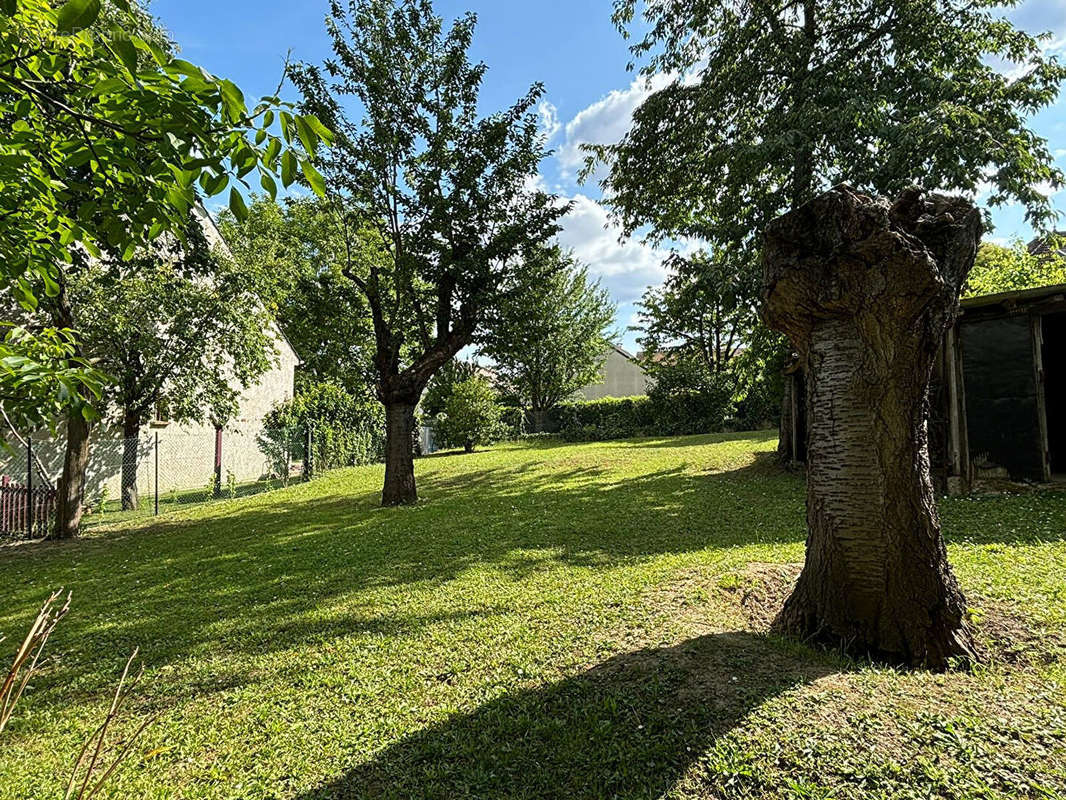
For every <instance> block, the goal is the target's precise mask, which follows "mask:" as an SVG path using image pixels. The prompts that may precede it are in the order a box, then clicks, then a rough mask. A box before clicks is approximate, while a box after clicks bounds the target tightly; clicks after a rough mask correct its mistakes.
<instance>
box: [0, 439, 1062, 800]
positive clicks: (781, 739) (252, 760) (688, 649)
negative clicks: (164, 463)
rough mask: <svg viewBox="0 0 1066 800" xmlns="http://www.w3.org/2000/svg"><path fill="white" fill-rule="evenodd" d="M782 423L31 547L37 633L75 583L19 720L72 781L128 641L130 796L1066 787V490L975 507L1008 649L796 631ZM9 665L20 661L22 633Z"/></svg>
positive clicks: (980, 617) (54, 788)
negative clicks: (860, 648)
mask: <svg viewBox="0 0 1066 800" xmlns="http://www.w3.org/2000/svg"><path fill="white" fill-rule="evenodd" d="M774 446H775V441H774V439H773V438H772V437H771V436H770V435H769V434H735V435H722V436H706V437H689V438H679V439H661V440H640V441H626V442H612V443H607V444H587V445H562V444H554V443H552V444H540V445H538V446H530V447H521V446H517V445H515V446H503V447H500V448H498V449H495V450H492V451H489V452H484V453H477V454H474V455H470V456H463V455H444V456H436V457H431V458H427V459H423V460H421V461H419V462H418V463H417V472H418V476H419V480H420V490H421V495H422V501H421V502H420V504H419V505H418V506H417V507H413V508H404V509H380V508H378V507H377V506H376V501H377V497H378V493H379V491H380V483H381V468H380V467H365V468H356V469H350V470H343V471H337V472H334V473H330V474H329V475H326V476H324V477H322V478H320V479H318V480H316V481H315V482H313V483H311V484H303V485H297V486H293V487H290V488H288V489H283V490H279V491H277V492H274V493H271V494H265V495H259V496H256V497H250V498H245V499H241V500H237V501H234V502H227V503H220V504H216V505H213V506H208V507H204V508H199V509H193V510H190V511H186V512H181V513H180V514H175V515H170V516H167V517H165V518H161V519H160V520H158V521H156V522H155V523H154V524H149V523H146V522H143V521H142V522H140V523H130V524H128V525H127V526H125V527H121V528H119V527H116V528H101V529H96V530H94V531H93V532H92V533H91V534H90V535H89V536H88V537H87V538H85V539H83V540H81V541H78V542H75V543H65V544H47V545H28V546H20V547H10V548H5V549H2V550H0V630H2V631H3V632H5V633H7V634H8V636H9V639H8V641H7V642H5V643H4V645H3V646H2V647H3V648H4V652H5V654H6V653H8V652H10V651H11V650H12V649H13V646H14V641H13V640H15V639H16V638H20V637H21V634H22V632H23V631H24V630H25V628H26V626H27V625H28V624H29V622H30V620H31V618H32V616H33V614H34V613H35V611H36V608H37V606H38V605H39V604H40V602H41V601H42V600H43V598H44V597H45V595H46V594H47V592H48V591H49V590H51V589H52V588H54V587H58V586H65V587H68V588H70V589H73V591H74V603H73V610H72V611H71V613H70V615H69V616H68V617H67V618H66V619H65V620H64V621H63V622H62V623H61V627H60V628H59V629H58V630H57V632H56V633H55V634H54V636H53V638H52V640H51V642H50V644H49V651H50V653H51V655H52V660H51V661H50V662H49V665H48V667H47V668H46V670H45V671H44V672H43V673H42V674H41V675H40V677H39V678H38V679H37V680H35V682H34V684H33V685H32V686H31V688H30V689H28V690H27V692H26V694H25V696H24V697H23V699H22V701H21V705H20V707H19V709H18V711H17V712H16V717H15V719H14V720H13V721H12V724H11V726H10V728H9V729H8V731H7V732H6V733H5V734H4V735H3V738H2V739H0V798H56V797H61V796H62V786H63V785H65V781H66V776H67V773H68V770H69V767H70V765H71V763H72V761H73V758H74V754H75V753H76V751H77V749H78V748H79V746H80V745H81V743H82V741H83V740H84V739H85V738H86V737H87V736H88V735H89V733H90V732H91V731H92V729H93V727H94V726H95V725H96V724H97V723H98V721H99V720H100V718H101V716H102V714H103V711H104V708H105V705H106V702H107V693H108V691H109V689H110V688H111V687H112V685H113V682H114V680H115V678H116V676H117V674H118V673H119V671H120V670H121V667H122V665H123V663H124V662H125V659H126V656H127V654H128V653H129V652H130V651H131V650H132V649H133V648H134V647H140V648H141V652H142V653H143V655H144V658H145V662H146V664H147V666H148V670H147V672H146V675H145V680H144V682H143V683H142V687H141V689H140V690H139V691H138V696H137V698H136V699H135V700H132V701H131V703H130V705H129V707H128V709H127V713H126V716H125V727H123V728H122V730H120V731H119V732H120V733H121V732H122V731H128V730H130V729H131V728H132V726H134V725H135V724H136V723H137V722H138V721H139V720H140V719H143V718H144V717H145V715H149V714H152V713H154V712H159V711H161V712H162V716H161V718H160V719H159V721H158V722H157V723H156V724H155V725H154V726H153V727H151V728H150V729H149V731H148V732H147V734H146V735H145V736H144V738H143V739H142V740H140V741H139V742H138V743H137V745H136V747H135V750H134V754H133V757H132V758H131V759H130V761H129V763H128V764H127V765H126V766H125V767H124V768H123V770H122V772H121V774H120V775H119V777H118V779H117V780H116V781H115V782H114V784H113V785H112V786H111V787H110V790H109V791H110V794H109V795H108V796H112V797H120V798H164V797H165V798H179V797H180V798H206V797H212V798H214V797H240V798H300V799H301V800H311V799H312V798H334V797H336V798H342V797H343V798H348V797H350V798H356V797H375V798H376V797H388V798H408V797H435V798H449V799H451V798H467V797H470V798H473V797H523V798H552V797H559V798H566V799H567V800H576V799H577V798H630V797H633V798H638V797H659V796H668V797H678V798H721V797H767V798H769V797H794V798H878V797H899V798H926V797H936V798H941V797H942V798H1000V797H1002V798H1016V797H1033V798H1055V797H1064V796H1066V690H1064V688H1063V687H1064V685H1066V654H1064V652H1063V647H1062V643H1063V641H1064V636H1066V495H1064V494H1062V493H1058V492H1054V493H1053V492H1033V493H1026V494H1021V495H1014V496H1007V495H998V496H985V497H975V498H968V499H952V500H945V501H944V502H943V503H942V505H941V511H942V515H943V517H944V523H945V528H946V530H947V533H948V536H949V540H950V545H949V549H950V554H951V558H952V560H953V562H954V564H955V566H956V570H957V572H958V574H959V577H960V580H961V582H962V585H963V587H964V588H965V590H966V591H967V593H968V594H969V595H970V597H971V602H972V605H973V606H974V609H975V617H976V620H977V626H978V635H979V636H980V638H981V639H982V641H984V642H985V643H986V644H987V646H988V647H989V657H988V660H987V662H986V663H985V664H984V665H982V666H981V667H979V668H978V669H976V670H973V671H972V672H968V673H961V672H956V673H949V674H945V675H933V674H927V673H921V672H907V671H898V670H893V669H887V668H884V667H879V666H872V665H870V664H866V663H861V662H856V661H852V660H847V659H844V658H842V657H840V656H838V655H835V654H833V653H826V652H822V651H816V650H813V649H809V648H807V647H805V646H803V645H801V644H797V643H792V642H787V641H783V640H780V639H777V638H774V637H770V636H767V635H766V634H765V629H766V621H767V619H768V615H769V614H770V613H772V610H773V607H774V606H775V605H776V604H777V603H779V602H780V600H781V598H782V597H783V593H784V592H786V591H787V588H788V581H789V580H790V579H791V577H792V575H794V567H792V566H789V565H791V564H794V563H795V562H797V561H800V560H801V559H802V554H803V539H804V512H803V486H802V479H801V478H800V477H797V476H794V475H788V474H784V473H781V472H779V471H777V470H776V469H775V468H774V467H773V466H772V457H771V453H772V451H773V449H774ZM5 657H6V656H5Z"/></svg>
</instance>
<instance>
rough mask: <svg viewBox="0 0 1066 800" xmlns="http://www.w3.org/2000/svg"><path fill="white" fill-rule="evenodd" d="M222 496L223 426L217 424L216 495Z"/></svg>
mask: <svg viewBox="0 0 1066 800" xmlns="http://www.w3.org/2000/svg"><path fill="white" fill-rule="evenodd" d="M221 496H222V426H221V425H216V426H215V497H221Z"/></svg>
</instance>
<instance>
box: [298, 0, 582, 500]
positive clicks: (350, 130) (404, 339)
mask: <svg viewBox="0 0 1066 800" xmlns="http://www.w3.org/2000/svg"><path fill="white" fill-rule="evenodd" d="M326 24H327V32H328V33H329V35H330V38H331V40H332V44H333V51H334V56H333V58H332V59H330V60H329V61H327V63H326V66H325V68H324V69H320V68H319V67H316V66H312V65H308V64H301V65H298V66H296V67H295V68H293V69H292V70H291V75H292V78H293V80H294V82H295V83H296V85H297V86H298V87H299V88H300V90H301V91H302V92H303V95H304V108H305V109H306V110H307V111H309V112H311V113H313V114H315V115H317V116H318V117H319V118H321V119H323V120H325V121H326V123H327V124H328V125H329V126H330V127H331V128H332V129H333V130H334V131H336V132H337V141H336V145H335V147H334V148H333V150H332V151H331V153H330V158H329V160H328V161H327V162H325V170H324V172H325V174H326V178H327V184H326V185H327V187H328V190H329V193H330V195H331V197H332V198H333V199H334V202H335V206H336V209H335V213H337V214H338V216H339V217H340V221H339V224H341V225H342V228H343V229H345V230H349V231H352V230H356V229H357V228H358V227H359V226H358V225H357V224H356V222H358V223H360V224H362V223H363V222H366V223H369V224H372V225H375V226H377V228H378V230H379V231H380V235H381V238H382V240H383V242H384V244H385V253H386V254H387V257H386V258H384V259H382V260H381V261H377V260H374V261H371V262H370V263H369V264H361V263H358V262H356V261H354V260H353V261H350V262H349V263H348V264H346V266H345V267H344V270H343V274H344V275H345V277H347V278H348V279H349V280H350V281H351V282H352V283H353V284H355V286H356V287H357V288H358V289H359V291H360V292H361V293H362V294H363V296H364V297H365V298H366V302H367V305H368V306H369V309H370V317H371V320H372V323H373V329H374V338H375V352H374V366H375V370H376V373H377V392H378V397H379V399H380V400H381V402H382V403H383V404H384V406H385V417H386V442H387V445H386V455H385V483H384V487H383V490H382V503H383V504H384V505H397V504H402V503H413V502H415V501H416V500H417V498H418V494H417V491H416V488H415V476H414V461H413V450H412V435H413V433H414V425H415V418H414V414H415V408H416V406H417V405H418V401H419V398H420V396H421V394H422V391H423V389H424V388H425V387H426V384H427V383H428V382H429V380H430V378H432V377H433V374H434V373H435V372H436V371H437V370H438V369H440V367H441V366H443V365H444V364H445V363H447V362H448V361H449V360H450V359H451V358H453V357H454V356H455V355H456V353H458V352H459V351H460V350H461V349H462V348H463V347H465V346H467V345H468V344H470V343H471V342H473V341H474V338H475V336H476V335H477V333H478V331H479V329H480V328H481V326H482V324H483V322H484V318H485V313H486V311H487V310H488V309H490V308H492V307H493V306H494V305H495V304H496V303H498V302H499V299H500V297H501V295H502V294H503V293H504V292H505V291H506V289H507V287H508V286H509V285H520V284H522V281H520V280H518V276H519V275H521V274H522V273H523V272H524V271H526V270H528V268H529V267H528V266H527V265H528V263H529V262H528V261H527V259H525V258H523V256H524V255H525V254H526V253H528V252H529V251H530V249H531V248H533V247H535V246H536V245H538V244H540V243H542V242H544V241H546V240H548V239H549V238H550V237H551V236H553V235H554V234H555V233H556V231H557V230H558V226H557V224H556V221H557V220H558V219H559V217H560V216H562V214H563V213H565V210H566V209H565V207H563V206H561V205H560V204H559V203H558V202H556V200H555V199H554V198H552V197H549V196H548V195H546V194H544V193H543V192H540V191H536V190H533V189H531V188H530V186H531V184H532V182H533V181H532V178H533V176H534V175H535V174H536V171H537V167H538V165H539V163H540V161H541V160H542V159H543V157H544V155H545V150H544V141H543V137H542V136H541V134H540V132H539V129H538V121H537V117H536V115H535V113H534V109H535V106H536V103H537V101H538V99H539V98H540V96H541V94H542V89H541V87H540V86H534V87H532V88H531V89H530V91H529V93H528V94H527V95H526V96H524V97H522V98H520V99H519V100H518V101H517V102H516V103H515V104H514V105H513V106H511V107H510V108H508V109H505V110H504V111H501V112H497V113H495V114H492V115H490V116H485V117H483V116H481V115H480V113H479V109H478V95H479V92H480V88H481V82H482V79H483V77H484V74H485V69H486V67H485V65H484V64H471V63H470V61H469V58H468V55H467V51H468V49H469V48H470V44H471V40H472V38H473V33H474V26H475V17H474V16H473V15H471V14H467V15H465V16H463V17H460V18H459V19H458V20H457V21H456V22H455V24H454V25H453V26H452V27H451V28H450V29H449V30H447V31H445V30H444V27H443V21H442V19H441V18H440V17H439V16H437V15H436V14H435V13H434V12H433V8H432V5H431V3H430V2H429V0H394V2H388V1H387V0H353V2H351V3H350V7H349V10H345V8H343V7H342V4H341V3H340V2H339V0H333V2H331V4H330V15H329V17H328V18H327V23H326ZM347 98H355V99H356V100H357V101H358V103H359V106H360V107H361V110H362V112H363V117H362V118H361V119H360V120H358V121H352V120H349V119H348V118H347V117H346V116H345V112H344V110H343V108H342V103H344V102H345V101H346V99H347Z"/></svg>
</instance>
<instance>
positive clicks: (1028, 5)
mask: <svg viewBox="0 0 1066 800" xmlns="http://www.w3.org/2000/svg"><path fill="white" fill-rule="evenodd" d="M1007 16H1008V17H1009V18H1010V20H1011V21H1012V22H1013V23H1014V24H1015V25H1017V26H1018V27H1020V28H1022V29H1023V30H1026V31H1029V32H1030V33H1043V32H1045V31H1050V32H1051V34H1052V36H1054V38H1055V39H1058V40H1062V39H1063V37H1066V3H1063V2H1062V0H1026V2H1024V3H1022V4H1021V5H1020V6H1018V7H1017V8H1013V9H1011V10H1009V11H1008V12H1007ZM1061 44H1062V42H1061V41H1060V42H1059V43H1058V45H1059V46H1061ZM1052 47H1055V45H1054V44H1053V45H1052Z"/></svg>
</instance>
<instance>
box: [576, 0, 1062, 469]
mask: <svg viewBox="0 0 1066 800" xmlns="http://www.w3.org/2000/svg"><path fill="white" fill-rule="evenodd" d="M1016 2H1017V0H1014V1H1013V2H1010V1H1009V2H1006V3H1004V2H1001V0H918V1H917V2H911V1H908V2H901V0H759V2H752V3H744V4H741V5H739V6H738V5H737V4H736V3H732V2H725V0H666V2H656V3H644V2H641V0H616V2H615V9H614V21H615V23H616V24H617V25H618V26H619V28H620V30H622V31H623V33H626V32H628V31H629V29H630V28H637V27H638V25H637V18H638V15H640V13H641V11H643V22H642V23H640V25H639V27H640V33H639V35H638V38H637V39H636V40H635V42H634V44H633V46H632V48H631V49H632V53H633V56H634V59H635V60H636V59H644V60H645V63H644V66H643V68H642V72H643V74H645V75H647V76H649V77H650V76H652V75H660V76H662V75H670V76H674V80H672V81H671V82H670V83H669V84H668V85H667V86H666V87H665V88H663V89H661V90H659V91H657V92H655V93H653V94H652V95H651V96H650V97H648V99H647V100H645V101H644V102H643V104H642V105H641V106H640V107H639V108H638V109H637V110H636V112H635V113H634V117H633V126H632V128H631V129H630V131H629V132H628V134H627V135H626V136H625V137H624V138H623V139H622V141H621V142H619V143H618V144H615V145H609V146H601V147H594V148H592V149H593V153H592V155H593V157H595V158H598V159H603V160H604V161H606V163H607V165H608V167H609V172H608V174H607V177H606V179H605V180H604V182H603V184H604V188H605V189H606V190H607V192H606V194H607V202H608V204H609V206H610V207H611V209H612V210H613V212H614V214H615V216H616V218H617V220H618V221H619V222H620V223H621V225H622V227H623V229H624V230H625V231H626V232H629V233H632V232H634V231H636V230H638V229H642V228H643V227H644V226H650V229H651V236H652V238H653V239H658V238H667V237H691V238H695V239H701V240H704V241H707V242H709V243H710V244H711V246H712V247H713V248H715V249H718V248H730V249H734V250H746V251H747V252H748V253H749V255H750V262H749V263H751V264H752V265H753V266H754V265H757V264H758V263H759V259H758V257H757V254H756V253H755V251H757V250H758V249H759V243H760V237H761V236H762V232H763V230H764V228H765V226H766V223H767V222H768V221H769V220H771V219H773V218H774V217H776V216H777V215H779V214H781V213H782V212H784V211H787V210H788V209H790V208H796V207H798V206H799V205H801V204H802V203H804V202H806V201H808V200H810V199H811V198H812V197H814V196H815V195H816V194H818V193H819V192H821V191H823V190H824V189H826V188H827V187H829V186H833V185H836V184H837V183H840V182H845V181H846V182H848V183H849V184H851V185H853V186H855V187H856V188H858V189H860V190H870V191H874V192H877V193H882V194H888V195H895V194H897V193H898V192H899V191H901V190H902V189H903V188H904V187H906V186H908V185H910V184H919V185H921V186H923V187H924V188H926V189H933V190H957V191H965V192H976V191H977V190H978V188H979V187H981V186H983V185H985V184H986V183H987V184H988V185H990V186H991V194H990V195H989V198H988V202H989V203H990V204H991V205H1000V204H1003V203H1008V202H1021V203H1022V204H1023V205H1024V206H1025V208H1026V210H1027V217H1028V219H1029V221H1030V222H1032V223H1034V224H1036V225H1038V226H1039V225H1043V224H1045V223H1047V222H1048V221H1049V220H1050V219H1051V218H1052V208H1051V204H1050V202H1049V199H1048V197H1047V196H1046V194H1045V193H1044V192H1045V191H1046V190H1045V189H1043V187H1046V186H1047V185H1049V184H1050V185H1052V186H1057V185H1059V183H1060V182H1061V181H1062V173H1061V171H1060V170H1059V168H1058V167H1056V166H1055V165H1054V159H1053V157H1052V154H1051V152H1050V151H1049V149H1048V146H1047V143H1046V142H1045V141H1044V140H1043V139H1041V138H1040V137H1039V136H1037V135H1036V134H1035V133H1034V132H1033V131H1031V130H1030V129H1029V127H1028V126H1027V120H1028V119H1029V117H1030V116H1031V115H1032V114H1033V113H1034V112H1035V111H1036V110H1037V109H1040V108H1043V107H1046V106H1048V105H1050V104H1051V103H1053V102H1054V101H1055V99H1056V98H1057V97H1058V93H1059V87H1060V84H1061V82H1062V80H1063V78H1064V76H1066V68H1064V67H1063V66H1062V65H1061V64H1060V63H1059V62H1058V61H1057V60H1056V59H1055V58H1054V57H1051V56H1048V55H1045V54H1044V52H1043V50H1042V46H1043V44H1044V43H1045V42H1046V40H1047V37H1046V36H1045V37H1034V36H1030V35H1028V34H1026V33H1023V32H1021V31H1019V30H1016V29H1015V28H1014V27H1012V26H1011V25H1010V23H1009V22H1007V21H1006V20H1004V19H1003V18H1002V11H1001V9H1002V7H1003V6H1011V5H1015V4H1016ZM996 62H1008V63H1009V64H1013V65H1016V66H1018V68H1017V69H1014V70H1012V71H1010V72H1008V71H1007V70H1006V69H1003V70H1000V69H997V67H996ZM790 430H791V426H790V425H788V424H783V425H782V441H781V452H782V453H790V452H791V450H792V447H791V442H790V441H789V440H788V438H787V437H788V435H789V432H790Z"/></svg>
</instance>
